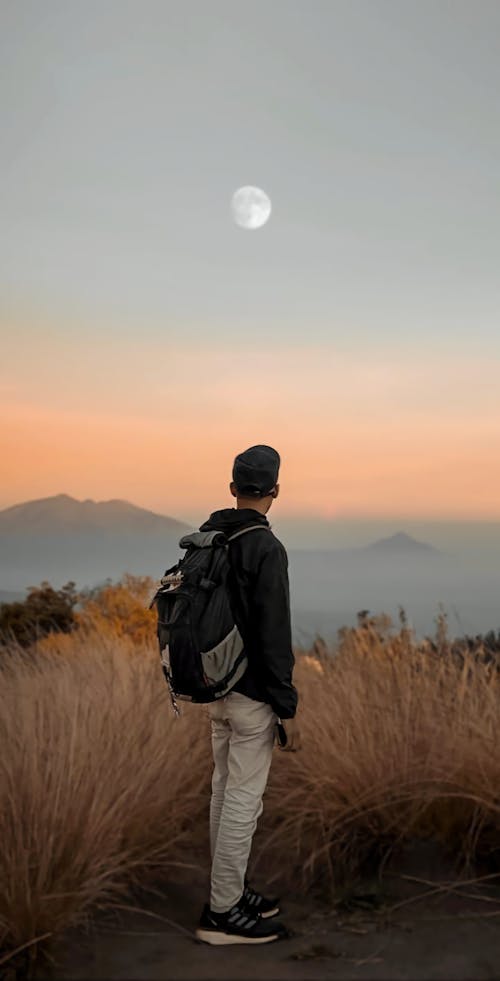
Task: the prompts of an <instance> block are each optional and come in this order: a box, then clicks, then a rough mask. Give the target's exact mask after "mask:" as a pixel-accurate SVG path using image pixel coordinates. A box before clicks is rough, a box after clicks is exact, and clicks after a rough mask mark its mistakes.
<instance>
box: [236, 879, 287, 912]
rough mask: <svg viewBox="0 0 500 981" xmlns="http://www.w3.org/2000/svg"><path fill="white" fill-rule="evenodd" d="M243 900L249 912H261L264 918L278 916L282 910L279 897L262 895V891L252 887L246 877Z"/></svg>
mask: <svg viewBox="0 0 500 981" xmlns="http://www.w3.org/2000/svg"><path fill="white" fill-rule="evenodd" d="M241 902H242V903H243V905H244V906H245V908H246V909H247V910H248V912H249V913H260V915H261V917H262V919H263V920H265V919H267V918H268V917H270V916H277V915H278V913H279V911H280V907H279V899H266V897H265V896H262V895H261V893H260V892H256V891H255V889H252V887H251V886H249V884H248V882H247V881H246V879H245V891H244V893H243V896H242V899H241Z"/></svg>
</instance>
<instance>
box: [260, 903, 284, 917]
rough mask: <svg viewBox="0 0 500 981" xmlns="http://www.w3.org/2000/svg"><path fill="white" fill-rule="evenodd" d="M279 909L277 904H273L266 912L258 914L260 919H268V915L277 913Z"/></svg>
mask: <svg viewBox="0 0 500 981" xmlns="http://www.w3.org/2000/svg"><path fill="white" fill-rule="evenodd" d="M279 911H280V908H279V906H275V907H274V909H270V910H268V911H267V913H261V914H260V916H261V919H262V920H267V919H269V917H270V916H277V915H278V913H279Z"/></svg>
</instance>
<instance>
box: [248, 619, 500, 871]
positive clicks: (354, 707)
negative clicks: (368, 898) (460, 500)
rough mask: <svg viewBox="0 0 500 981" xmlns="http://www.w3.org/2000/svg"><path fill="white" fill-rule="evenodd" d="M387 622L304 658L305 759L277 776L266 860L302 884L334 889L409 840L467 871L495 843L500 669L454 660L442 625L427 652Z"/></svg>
mask: <svg viewBox="0 0 500 981" xmlns="http://www.w3.org/2000/svg"><path fill="white" fill-rule="evenodd" d="M390 625H391V621H390V618H388V617H381V618H379V622H378V623H376V622H372V623H371V624H370V623H368V625H365V627H361V628H359V629H351V630H347V629H346V630H343V631H341V637H342V640H341V644H340V647H339V650H338V653H337V655H336V656H335V657H334V658H332V657H331V656H330V654H329V653H328V651H327V650H326V648H325V649H323V650H321V647H318V646H317V649H316V652H315V653H314V654H309V655H306V656H305V657H302V658H299V659H298V663H297V668H296V680H297V684H298V687H299V690H300V694H301V706H300V712H299V716H298V717H299V718H300V722H301V729H302V732H303V743H304V750H303V751H302V752H300V753H297V754H287V755H286V756H285V754H282V755H281V754H280V757H279V758H278V759H277V760H276V761H275V764H274V765H273V768H272V771H271V779H270V783H269V787H268V791H267V800H266V810H265V812H264V813H265V817H264V819H263V822H262V825H261V829H260V830H261V834H260V835H259V858H260V859H261V860H263V861H264V862H265V865H266V869H267V871H268V872H269V869H270V867H271V865H272V866H273V868H274V872H275V873H276V875H277V876H278V874H279V877H281V878H282V877H283V870H287V873H288V871H290V872H292V873H293V874H294V875H295V876H297V875H299V876H300V878H301V881H302V884H303V885H304V887H307V886H308V885H310V884H311V882H312V881H314V880H315V878H319V879H321V880H322V881H323V882H327V883H328V884H329V885H330V886H331V887H332V889H333V890H335V888H336V887H337V886H339V885H343V884H344V882H345V880H346V877H349V876H351V877H352V876H353V875H356V874H358V873H359V870H360V869H361V868H362V867H363V863H364V861H365V860H367V859H368V858H369V857H370V856H373V854H374V853H375V854H376V855H377V854H378V855H379V858H381V857H382V856H383V854H385V856H386V857H387V855H388V854H389V853H390V851H391V850H392V849H393V848H394V847H395V846H397V844H398V842H403V841H404V840H405V839H408V838H410V837H422V838H429V837H432V838H434V839H438V840H440V841H441V842H442V844H443V846H444V847H445V849H448V850H449V851H450V852H452V853H453V854H454V856H455V857H456V859H457V862H458V864H460V862H463V864H464V865H466V864H467V862H470V861H471V860H472V859H473V858H474V855H475V853H476V850H477V848H478V847H479V846H480V845H481V842H482V832H483V831H486V829H488V834H489V840H490V843H491V841H493V843H494V844H495V846H496V848H497V849H498V847H499V846H500V791H499V787H500V756H499V755H498V752H497V751H496V747H497V746H498V742H499V738H500V714H499V705H500V680H499V675H498V672H497V671H496V670H495V669H494V668H491V667H488V666H486V665H483V664H481V663H479V662H478V661H477V659H476V656H475V652H470V653H469V654H466V655H465V657H462V658H461V659H460V662H459V661H457V658H456V657H455V656H454V651H453V649H452V646H451V645H450V644H449V643H448V641H447V639H446V636H445V630H444V631H443V622H442V621H440V622H439V624H438V631H437V638H438V645H437V646H436V645H433V646H432V647H431V645H429V644H426V643H425V642H424V643H423V644H421V645H420V646H419V647H417V646H416V644H414V642H413V640H412V637H411V634H410V633H409V631H408V630H407V629H406V628H403V630H401V631H400V632H399V633H397V634H396V635H391V634H390V633H389V630H388V628H389V626H390ZM433 648H435V649H433ZM492 833H493V838H491V835H492ZM384 850H385V851H384ZM292 866H293V869H292Z"/></svg>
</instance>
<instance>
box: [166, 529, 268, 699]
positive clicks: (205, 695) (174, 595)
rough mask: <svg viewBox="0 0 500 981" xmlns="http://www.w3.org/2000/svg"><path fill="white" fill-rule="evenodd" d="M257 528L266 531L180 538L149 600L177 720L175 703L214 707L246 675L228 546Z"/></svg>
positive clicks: (197, 532) (196, 533) (245, 659)
mask: <svg viewBox="0 0 500 981" xmlns="http://www.w3.org/2000/svg"><path fill="white" fill-rule="evenodd" d="M259 528H266V529H267V530H269V526H268V525H249V527H248V528H242V529H241V530H240V531H237V532H236V533H235V534H233V535H230V536H229V537H228V536H227V535H226V534H225V533H224V532H222V531H204V532H202V531H196V532H193V533H192V534H190V535H184V536H183V537H182V538H181V540H180V542H179V547H180V548H184V549H186V554H185V555H184V556H183V558H182V559H180V560H179V562H177V563H176V565H174V566H172V567H171V568H170V569H167V570H166V572H165V575H164V576H162V578H161V580H160V586H159V588H158V590H157V591H156V593H155V595H154V596H153V599H152V600H151V603H150V606H149V609H152V607H153V606H154V605H156V610H157V616H158V618H157V629H156V635H157V638H158V643H159V647H160V657H161V664H162V668H163V673H164V675H165V679H166V681H167V684H168V687H169V691H170V697H171V699H172V705H173V707H174V711H175V713H176V714H177V715H178V714H179V708H178V705H177V698H182V699H186V700H187V701H190V702H201V703H206V702H214V701H215V700H216V699H218V698H222V697H223V696H224V695H227V693H228V692H229V691H230V690H231V688H232V687H233V685H235V684H236V682H237V681H239V679H240V678H241V676H242V675H243V674H244V672H245V670H246V667H247V663H248V662H247V657H246V654H245V652H244V650H243V640H242V637H241V634H240V632H239V630H238V627H237V626H236V623H235V621H234V616H233V613H232V610H231V604H230V598H229V592H228V587H227V577H228V573H229V571H230V564H229V557H228V548H229V544H228V543H229V542H230V541H232V540H233V539H234V538H237V537H238V536H239V535H244V534H245V533H246V532H247V531H256V530H257V529H259Z"/></svg>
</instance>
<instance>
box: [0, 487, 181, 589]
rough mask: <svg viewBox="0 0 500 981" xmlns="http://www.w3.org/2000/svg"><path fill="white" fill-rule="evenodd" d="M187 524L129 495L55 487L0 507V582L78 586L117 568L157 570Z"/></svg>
mask: <svg viewBox="0 0 500 981" xmlns="http://www.w3.org/2000/svg"><path fill="white" fill-rule="evenodd" d="M192 530H193V529H192V527H191V526H190V525H187V524H185V523H184V522H182V521H178V520H176V519H175V518H170V517H167V516H165V515H161V514H156V513H155V512H153V511H149V510H147V509H146V508H140V507H137V506H136V505H135V504H131V503H130V502H129V501H124V500H121V499H115V500H110V501H94V500H91V499H89V498H88V499H86V500H83V501H79V500H77V499H76V498H74V497H71V496H70V495H69V494H57V495H55V496H53V497H45V498H40V499H37V500H33V501H26V502H24V503H22V504H15V505H13V506H12V507H9V508H5V509H4V510H3V511H0V590H2V591H4V592H5V591H9V590H11V591H16V592H17V591H20V590H24V589H26V587H27V586H29V585H36V584H37V583H39V582H41V581H42V580H43V579H48V580H49V582H50V583H51V585H53V586H54V587H55V588H59V587H60V586H61V585H63V583H64V582H67V581H68V580H70V579H72V580H74V582H76V584H77V586H79V587H80V588H81V587H82V586H85V585H92V584H94V583H96V582H101V581H103V580H104V579H107V578H111V579H117V578H119V577H120V576H121V575H123V573H124V572H132V573H134V574H135V575H152V576H153V577H155V578H156V577H158V576H159V575H161V574H162V573H163V572H164V571H165V569H166V568H167V567H168V566H169V565H173V563H174V562H175V561H176V560H177V557H178V556H179V555H180V554H182V553H181V552H180V550H179V539H180V538H181V537H182V535H183V534H185V533H186V532H188V531H192Z"/></svg>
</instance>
